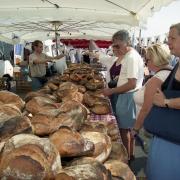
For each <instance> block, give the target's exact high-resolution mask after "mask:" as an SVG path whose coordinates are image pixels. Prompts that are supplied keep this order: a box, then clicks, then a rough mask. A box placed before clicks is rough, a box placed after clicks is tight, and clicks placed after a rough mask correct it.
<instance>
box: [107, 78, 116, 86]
mask: <svg viewBox="0 0 180 180" xmlns="http://www.w3.org/2000/svg"><path fill="white" fill-rule="evenodd" d="M117 81H118V79H114V80H110V81H109V82H108V87H109V88H115V87H117Z"/></svg>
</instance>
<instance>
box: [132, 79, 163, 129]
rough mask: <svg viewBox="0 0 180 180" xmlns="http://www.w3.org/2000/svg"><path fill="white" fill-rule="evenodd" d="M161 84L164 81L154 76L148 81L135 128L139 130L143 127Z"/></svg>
mask: <svg viewBox="0 0 180 180" xmlns="http://www.w3.org/2000/svg"><path fill="white" fill-rule="evenodd" d="M161 84H162V81H161V80H160V79H158V78H156V77H152V78H151V79H150V80H149V81H148V82H147V83H146V86H145V91H144V102H143V105H142V107H141V109H140V111H139V114H138V116H137V120H136V122H135V125H134V129H135V130H137V131H138V130H140V129H141V128H142V126H143V123H144V119H145V117H146V116H147V114H148V113H149V111H150V110H151V108H152V105H153V97H154V94H155V93H156V91H157V88H160V87H161Z"/></svg>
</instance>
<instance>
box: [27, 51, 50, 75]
mask: <svg viewBox="0 0 180 180" xmlns="http://www.w3.org/2000/svg"><path fill="white" fill-rule="evenodd" d="M37 59H38V60H39V59H40V60H42V61H46V59H47V56H46V55H45V54H44V53H41V54H40V55H38V56H37V55H36V54H35V53H32V54H31V55H30V56H29V67H30V72H31V76H32V77H43V76H45V75H46V64H45V63H44V64H33V61H34V60H37Z"/></svg>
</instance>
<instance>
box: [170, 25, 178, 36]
mask: <svg viewBox="0 0 180 180" xmlns="http://www.w3.org/2000/svg"><path fill="white" fill-rule="evenodd" d="M172 28H176V29H177V31H178V34H179V35H180V23H177V24H173V25H172V26H171V27H170V29H172Z"/></svg>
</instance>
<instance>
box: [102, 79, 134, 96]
mask: <svg viewBox="0 0 180 180" xmlns="http://www.w3.org/2000/svg"><path fill="white" fill-rule="evenodd" d="M136 81H137V80H136V79H135V78H130V79H128V82H127V83H125V84H123V85H122V86H120V87H116V88H111V89H110V88H106V89H104V90H103V94H104V95H105V96H110V95H112V94H115V93H117V94H121V93H125V92H128V91H130V90H132V89H134V88H135V87H136Z"/></svg>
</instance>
